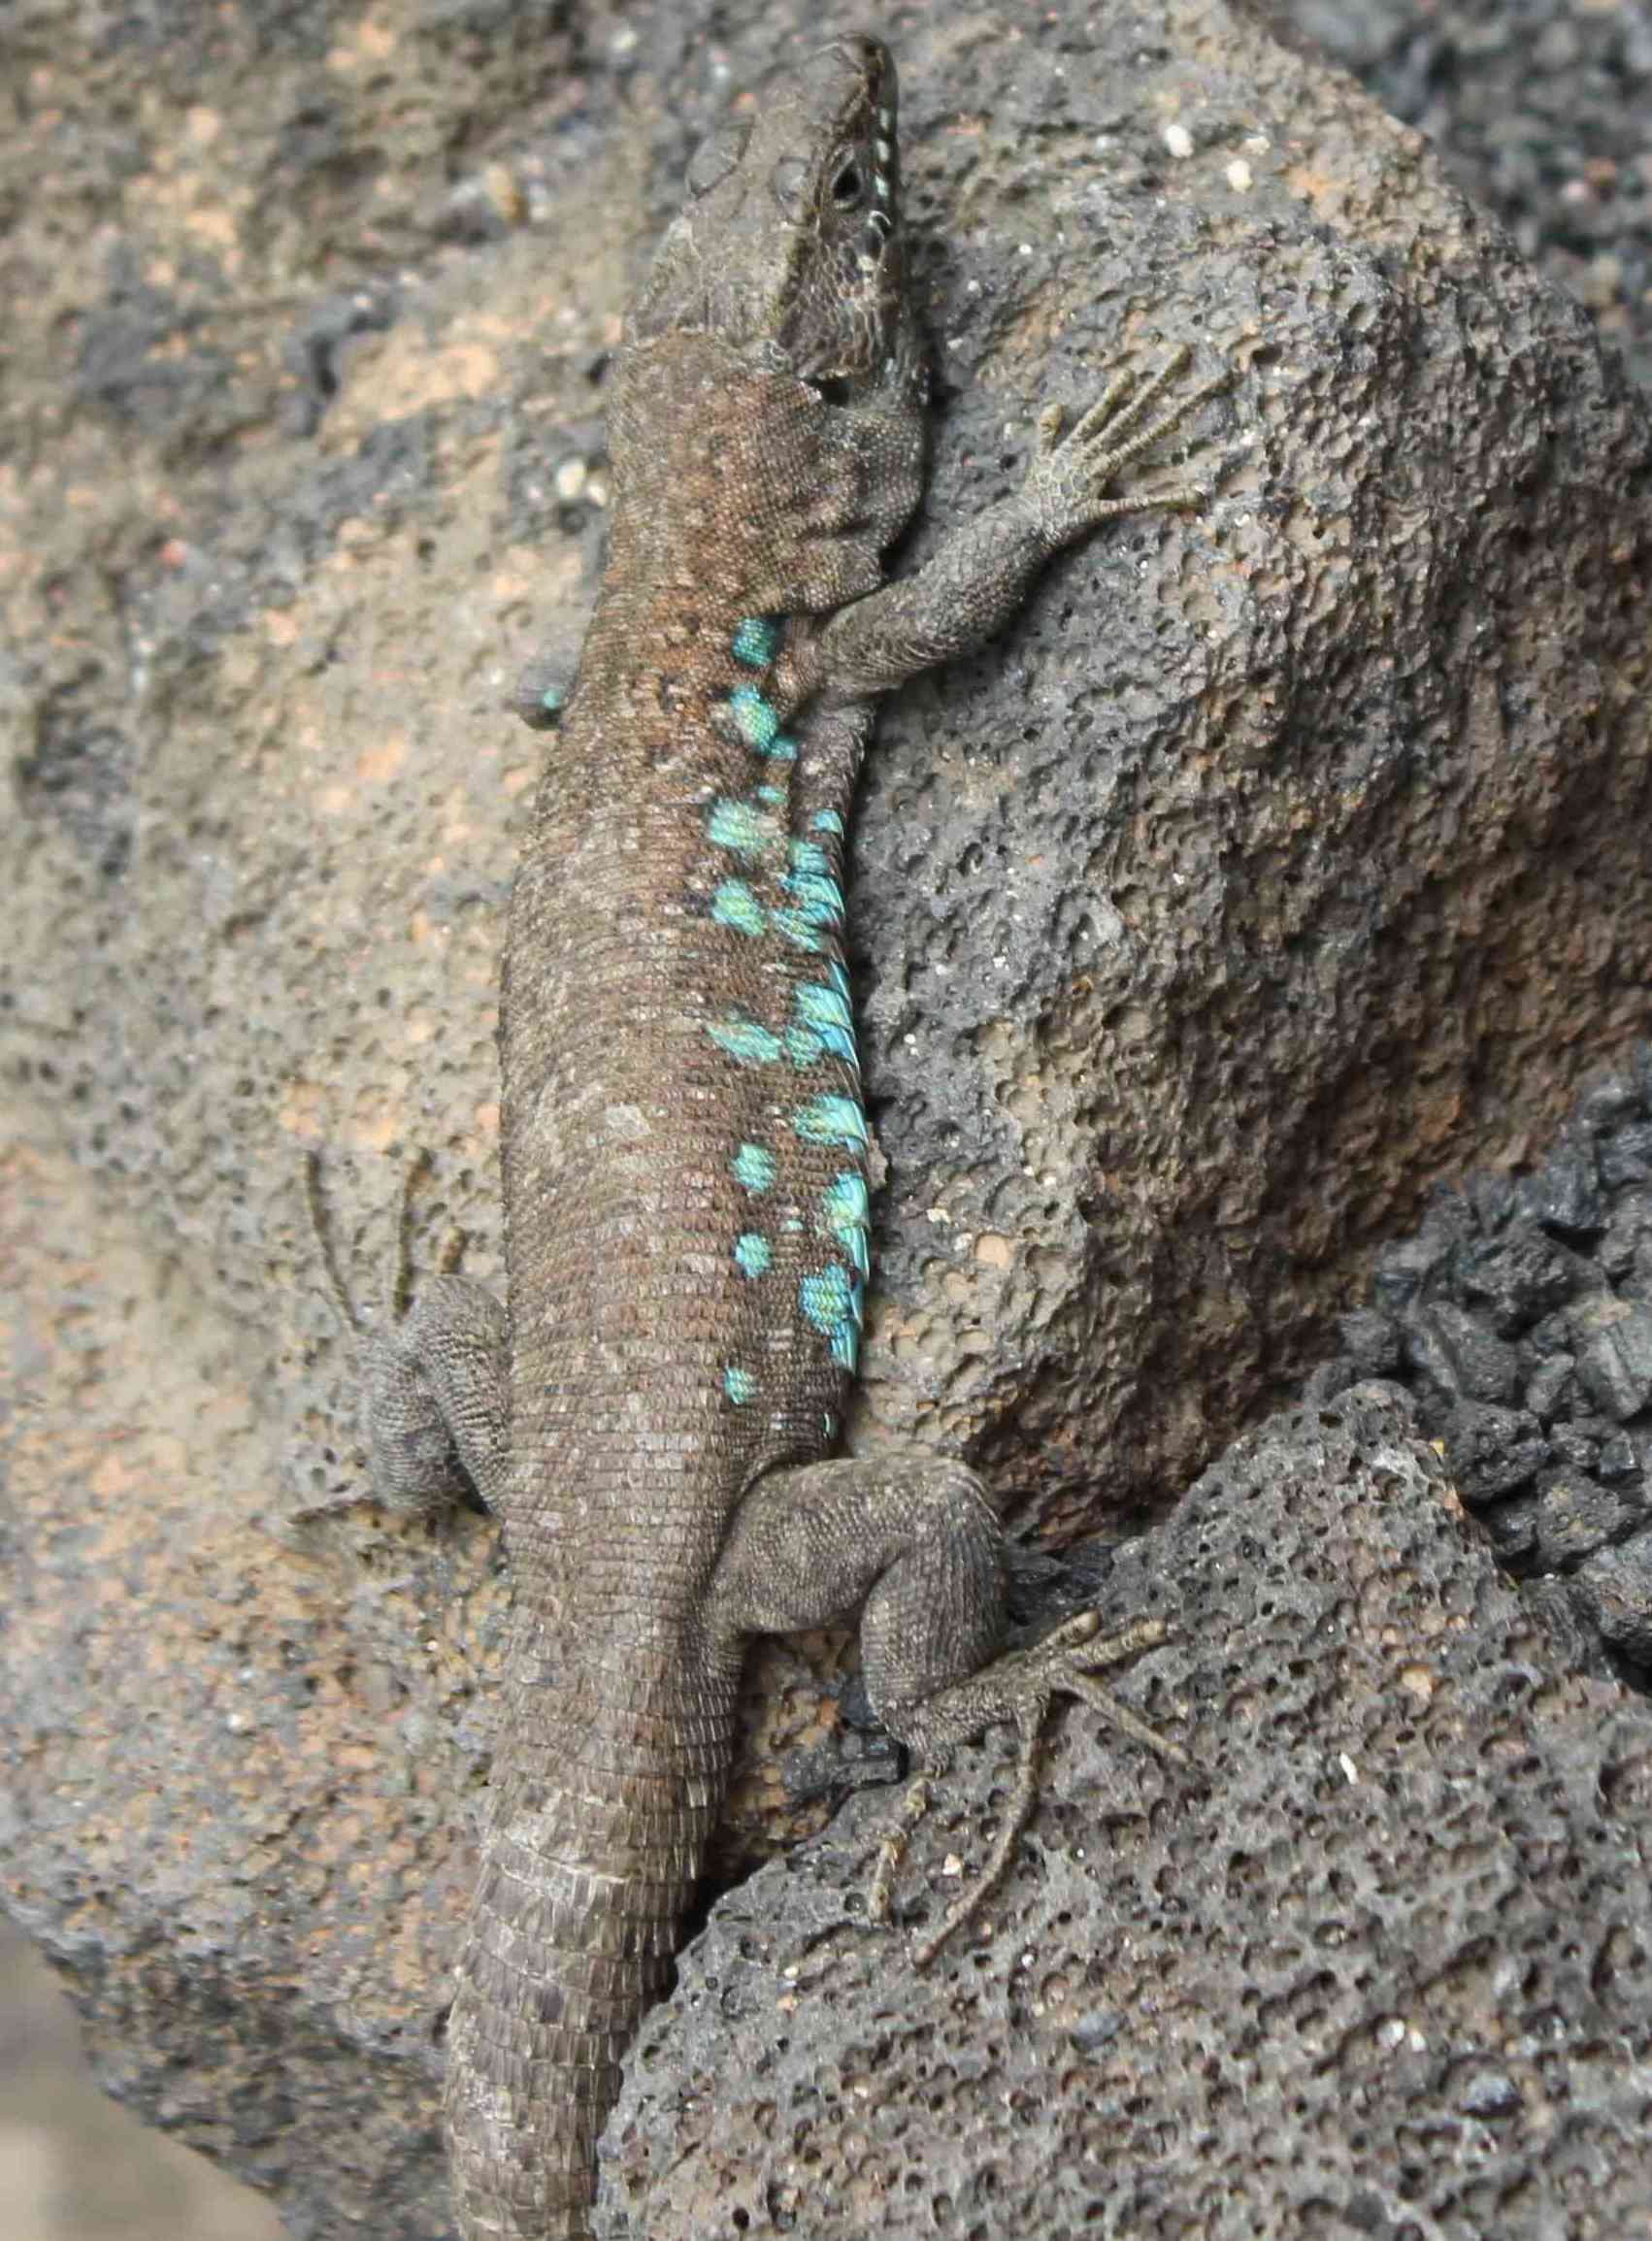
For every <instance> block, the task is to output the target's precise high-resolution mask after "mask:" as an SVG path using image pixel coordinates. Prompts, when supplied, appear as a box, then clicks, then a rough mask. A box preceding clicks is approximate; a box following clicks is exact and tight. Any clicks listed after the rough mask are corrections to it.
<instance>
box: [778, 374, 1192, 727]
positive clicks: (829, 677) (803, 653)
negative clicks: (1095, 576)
mask: <svg viewBox="0 0 1652 2241" xmlns="http://www.w3.org/2000/svg"><path fill="white" fill-rule="evenodd" d="M1188 358H1189V352H1188V351H1187V349H1186V348H1185V347H1183V348H1181V349H1177V350H1174V351H1173V352H1172V354H1171V356H1170V357H1169V359H1168V360H1167V361H1166V363H1165V364H1164V365H1163V366H1162V367H1160V369H1159V371H1158V372H1157V373H1156V374H1154V375H1153V376H1151V378H1150V379H1147V380H1145V381H1143V382H1140V384H1138V382H1137V379H1136V377H1135V375H1134V373H1133V371H1132V370H1131V369H1129V368H1128V367H1126V368H1122V369H1121V370H1120V371H1119V372H1118V373H1117V374H1115V375H1114V376H1113V378H1112V379H1111V380H1110V381H1109V382H1108V383H1107V388H1106V390H1105V391H1104V392H1103V394H1102V396H1101V397H1100V398H1099V399H1098V401H1097V402H1096V403H1095V404H1094V405H1092V406H1091V408H1090V409H1089V411H1088V412H1085V413H1083V414H1082V415H1081V416H1080V417H1079V419H1078V420H1077V421H1076V422H1075V423H1074V426H1073V427H1072V428H1071V429H1070V430H1069V431H1068V432H1067V433H1066V434H1065V435H1064V434H1063V433H1062V417H1063V416H1062V413H1061V410H1060V408H1059V407H1058V406H1046V407H1045V409H1044V411H1043V412H1041V414H1040V416H1039V423H1038V443H1037V449H1036V451H1035V454H1034V458H1033V463H1032V466H1031V467H1030V468H1029V469H1028V472H1027V478H1026V480H1025V481H1024V482H1023V483H1022V485H1021V487H1020V489H1019V490H1017V491H1015V492H1014V493H1013V495H1012V496H1010V497H1008V498H1007V499H1005V500H1003V501H1002V502H1001V503H1000V504H999V505H997V506H991V507H988V508H987V510H986V511H985V512H983V513H979V514H977V515H976V516H975V519H974V520H973V521H967V522H965V523H964V524H963V526H962V527H961V528H959V529H957V530H955V531H954V532H953V533H952V535H951V536H950V537H948V538H947V539H946V541H945V543H944V544H942V547H941V549H940V551H939V552H937V553H936V555H935V557H934V558H933V559H932V560H931V561H930V562H929V563H928V565H927V566H926V567H924V568H922V569H920V570H919V571H918V573H917V574H916V575H915V576H909V577H901V578H900V579H899V580H898V581H896V582H894V583H888V584H885V585H883V586H882V587H881V589H879V590H877V591H874V592H869V593H868V594H867V596H866V597H865V598H864V599H858V600H855V601H854V602H852V604H850V605H849V606H847V607H844V608H842V609H840V610H839V611H838V612H837V613H836V614H834V615H833V616H832V617H831V618H830V619H829V620H828V621H826V622H824V623H822V624H821V625H820V627H819V628H818V629H817V630H813V631H807V630H806V631H800V632H798V633H797V635H796V636H795V638H794V640H793V641H792V643H790V644H789V645H788V648H787V650H786V653H785V654H784V655H783V656H782V658H781V662H780V664H779V665H778V668H777V671H776V689H777V691H778V693H779V695H780V697H781V698H782V699H783V700H784V702H785V704H786V705H787V707H789V708H795V707H798V706H801V705H802V704H803V703H804V702H806V701H813V702H814V703H815V704H816V705H817V706H820V707H824V708H828V709H830V708H833V707H836V706H838V705H840V704H842V703H844V702H849V701H855V700H859V699H861V698H863V697H864V696H866V695H869V694H873V693H879V692H887V691H890V690H892V689H893V688H894V687H896V686H897V685H902V684H905V683H906V682H907V680H908V679H909V677H913V676H917V675H918V674H919V672H920V671H923V670H926V669H932V668H934V667H936V666H937V664H939V663H942V662H946V661H950V660H952V659H953V658H954V657H955V656H957V655H959V654H963V653H969V652H972V651H973V650H974V649H975V647H976V646H978V645H980V644H982V643H984V641H986V640H987V639H989V638H990V637H991V636H992V635H993V633H994V632H995V631H997V630H1000V629H1001V628H1002V627H1003V626H1004V624H1005V623H1007V622H1008V620H1009V619H1010V617H1011V616H1012V615H1013V614H1015V613H1016V612H1017V610H1019V609H1020V608H1021V607H1022V606H1023V605H1024V604H1025V602H1026V598H1027V593H1028V591H1029V589H1030V588H1031V585H1032V583H1033V579H1034V578H1035V577H1036V576H1037V575H1038V573H1039V571H1040V570H1041V568H1042V567H1043V566H1044V565H1045V563H1046V562H1047V561H1048V560H1050V559H1051V557H1052V556H1053V555H1054V554H1055V553H1057V552H1059V551H1061V550H1062V549H1063V547H1064V546H1066V545H1069V544H1074V543H1075V542H1076V540H1077V539H1079V538H1081V537H1084V536H1086V535H1088V533H1089V532H1090V531H1091V530H1092V529H1094V528H1096V527H1098V526H1099V525H1100V524H1101V523H1102V522H1104V521H1110V520H1113V519H1115V518H1116V517H1117V516H1119V515H1120V514H1126V513H1143V512H1152V511H1163V510H1164V509H1167V508H1176V507H1194V506H1199V505H1202V504H1203V503H1204V501H1205V499H1206V496H1207V493H1206V490H1205V489H1203V488H1202V487H1201V486H1200V485H1198V484H1197V483H1194V482H1188V481H1172V482H1161V483H1157V484H1154V483H1148V484H1143V485H1142V486H1141V487H1140V488H1137V489H1127V490H1125V491H1123V492H1121V493H1119V494H1117V495H1114V496H1108V495H1107V492H1108V487H1109V485H1110V484H1112V483H1113V482H1114V481H1115V480H1116V479H1117V478H1118V477H1119V476H1120V475H1121V474H1123V472H1124V470H1125V469H1126V468H1127V467H1130V466H1132V465H1134V463H1135V462H1136V461H1137V460H1138V459H1140V458H1141V457H1142V456H1143V454H1144V453H1146V452H1148V451H1150V450H1152V449H1153V447H1154V446H1155V445H1158V444H1160V443H1162V442H1163V441H1164V440H1165V438H1166V437H1167V436H1170V435H1172V434H1173V432H1174V431H1175V430H1176V429H1177V428H1179V427H1181V426H1182V425H1183V423H1184V422H1186V421H1187V420H1189V419H1191V418H1192V416H1193V415H1194V413H1196V412H1198V411H1199V409H1200V407H1201V406H1202V405H1204V404H1205V403H1206V402H1207V401H1208V399H1210V398H1211V397H1213V396H1215V395H1216V394H1217V392H1218V391H1219V390H1221V389H1222V388H1224V387H1225V386H1226V383H1227V379H1228V377H1227V375H1226V374H1225V373H1224V374H1219V375H1217V376H1216V377H1215V378H1214V379H1210V380H1208V381H1204V382H1201V383H1200V384H1199V385H1198V386H1197V387H1195V388H1193V389H1191V390H1190V391H1189V392H1188V393H1187V395H1186V396H1185V397H1181V398H1178V399H1177V400H1176V401H1175V402H1173V403H1172V404H1170V405H1168V406H1167V407H1166V408H1165V409H1164V410H1163V411H1162V412H1154V410H1153V408H1154V407H1155V405H1157V404H1158V402H1159V400H1160V399H1161V398H1162V397H1163V396H1164V394H1165V392H1166V390H1167V389H1169V388H1170V386H1171V384H1172V383H1173V381H1174V380H1175V379H1176V377H1177V376H1178V375H1179V374H1180V373H1181V372H1182V371H1183V369H1184V368H1185V367H1186V365H1187V363H1188Z"/></svg>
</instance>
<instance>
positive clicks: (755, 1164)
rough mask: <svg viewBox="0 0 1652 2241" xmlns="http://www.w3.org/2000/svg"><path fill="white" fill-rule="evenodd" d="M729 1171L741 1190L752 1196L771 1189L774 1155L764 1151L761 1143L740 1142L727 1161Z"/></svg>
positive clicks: (773, 1180) (772, 1184) (773, 1179)
mask: <svg viewBox="0 0 1652 2241" xmlns="http://www.w3.org/2000/svg"><path fill="white" fill-rule="evenodd" d="M729 1172H730V1173H731V1174H732V1175H733V1176H734V1179H735V1181H736V1182H737V1183H739V1185H740V1186H741V1188H742V1190H746V1191H750V1192H751V1194H752V1195H753V1197H756V1196H757V1195H758V1194H759V1193H761V1192H763V1191H767V1190H772V1189H773V1188H774V1183H775V1155H774V1153H773V1152H766V1151H765V1150H764V1149H763V1146H762V1145H761V1144H742V1145H741V1147H740V1149H739V1151H737V1152H736V1153H735V1155H734V1158H733V1159H732V1160H731V1161H730V1162H729Z"/></svg>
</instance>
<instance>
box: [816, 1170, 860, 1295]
mask: <svg viewBox="0 0 1652 2241" xmlns="http://www.w3.org/2000/svg"><path fill="white" fill-rule="evenodd" d="M820 1210H821V1213H822V1215H823V1217H824V1219H825V1224H826V1228H827V1230H828V1231H829V1232H830V1234H831V1235H832V1236H834V1237H836V1239H837V1240H838V1242H839V1244H840V1245H842V1246H843V1250H844V1252H845V1253H847V1255H848V1257H849V1259H850V1260H851V1261H852V1262H853V1263H854V1266H855V1269H856V1272H857V1273H858V1274H859V1275H861V1276H863V1277H864V1276H867V1275H869V1274H870V1273H871V1269H872V1253H871V1249H870V1247H869V1245H868V1242H867V1211H868V1208H867V1196H866V1178H865V1177H864V1176H863V1175H857V1174H855V1173H853V1172H852V1171H850V1170H845V1171H844V1172H843V1174H841V1175H840V1176H839V1177H838V1178H837V1180H836V1182H834V1183H832V1184H831V1185H830V1186H829V1187H828V1189H827V1190H826V1191H825V1192H824V1194H823V1195H822V1197H821V1201H820Z"/></svg>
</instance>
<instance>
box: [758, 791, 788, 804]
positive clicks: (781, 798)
mask: <svg viewBox="0 0 1652 2241" xmlns="http://www.w3.org/2000/svg"><path fill="white" fill-rule="evenodd" d="M757 799H758V800H759V801H760V802H767V803H768V804H769V806H770V807H771V808H774V809H783V808H784V807H785V806H786V789H785V788H784V786H759V787H758V789H757Z"/></svg>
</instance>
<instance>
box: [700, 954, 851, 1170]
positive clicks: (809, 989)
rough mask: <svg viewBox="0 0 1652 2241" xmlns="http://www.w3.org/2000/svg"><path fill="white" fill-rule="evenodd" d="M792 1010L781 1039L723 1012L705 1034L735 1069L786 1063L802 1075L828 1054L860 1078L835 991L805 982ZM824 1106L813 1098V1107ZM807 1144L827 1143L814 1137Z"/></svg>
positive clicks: (846, 1016) (844, 1010) (745, 1017)
mask: <svg viewBox="0 0 1652 2241" xmlns="http://www.w3.org/2000/svg"><path fill="white" fill-rule="evenodd" d="M792 1007H793V1011H794V1013H795V1016H794V1017H793V1018H791V1019H789V1020H788V1021H787V1022H786V1025H785V1028H784V1031H783V1032H782V1033H781V1034H779V1035H776V1033H775V1032H774V1030H773V1028H768V1027H765V1026H764V1025H763V1023H762V1021H761V1020H760V1019H753V1018H751V1017H750V1016H749V1014H747V1013H743V1012H738V1011H731V1012H727V1013H725V1015H724V1016H723V1017H722V1018H721V1019H710V1020H708V1021H707V1022H706V1033H707V1034H708V1035H709V1036H710V1038H711V1040H712V1041H713V1042H714V1043H715V1044H716V1046H717V1048H718V1049H719V1050H721V1051H726V1052H727V1054H728V1056H729V1057H730V1058H732V1059H733V1060H734V1062H735V1064H736V1065H737V1066H774V1065H775V1064H776V1062H777V1061H778V1060H779V1059H780V1058H782V1057H785V1058H789V1059H790V1060H791V1062H792V1064H793V1066H795V1067H796V1068H797V1069H798V1070H799V1071H800V1072H801V1071H804V1070H805V1069H806V1068H808V1067H811V1066H817V1065H818V1064H819V1063H820V1061H821V1060H822V1059H823V1058H825V1057H826V1056H827V1055H828V1054H830V1055H831V1056H832V1057H833V1058H835V1059H837V1060H838V1062H839V1064H840V1065H842V1066H846V1067H848V1068H849V1069H850V1070H851V1071H853V1072H857V1073H858V1072H859V1071H860V1067H859V1060H858V1058H857V1055H856V1051H855V1033H854V1020H853V1018H852V1016H851V1014H850V1012H849V1007H848V1005H847V1004H846V1002H845V1001H844V1000H843V997H841V996H840V995H839V994H838V992H837V990H836V989H835V988H829V987H826V986H825V985H823V984H822V983H818V982H812V981H811V982H807V983H805V985H804V986H802V987H801V988H796V989H794V990H793V991H792ZM827 1102H829V1101H826V1100H822V1099H819V1098H816V1099H815V1100H814V1105H823V1104H826V1103H827ZM839 1102H840V1103H843V1102H846V1101H843V1100H839ZM847 1102H852V1101H847ZM812 1109H813V1108H812V1107H811V1106H805V1107H803V1108H802V1110H803V1111H805V1112H807V1111H810V1110H812ZM800 1117H801V1115H800ZM800 1133H802V1132H801V1131H800ZM811 1140H812V1141H815V1142H825V1141H827V1140H829V1139H828V1138H826V1137H813V1138H811ZM834 1140H835V1139H834Z"/></svg>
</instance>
